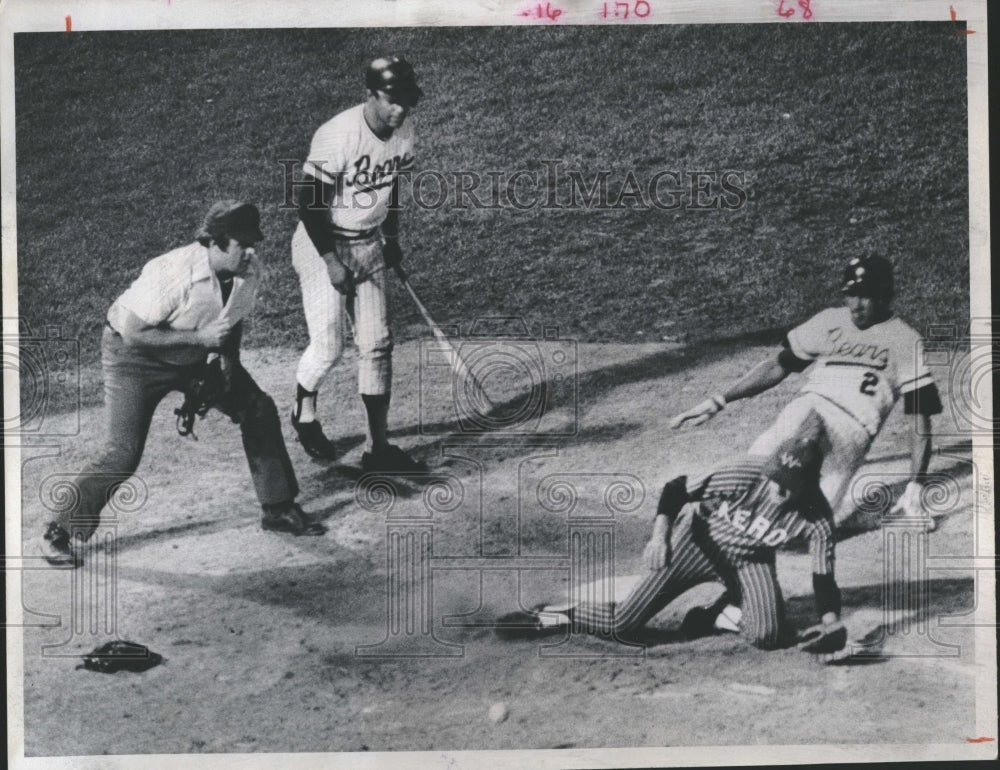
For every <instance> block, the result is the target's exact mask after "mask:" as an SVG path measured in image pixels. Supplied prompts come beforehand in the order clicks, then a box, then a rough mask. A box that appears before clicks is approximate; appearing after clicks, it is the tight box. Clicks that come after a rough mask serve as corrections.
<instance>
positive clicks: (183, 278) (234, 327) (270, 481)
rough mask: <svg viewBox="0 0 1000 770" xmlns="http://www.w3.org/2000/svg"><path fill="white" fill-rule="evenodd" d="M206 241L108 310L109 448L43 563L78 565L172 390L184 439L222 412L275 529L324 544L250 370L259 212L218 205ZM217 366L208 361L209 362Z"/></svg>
mask: <svg viewBox="0 0 1000 770" xmlns="http://www.w3.org/2000/svg"><path fill="white" fill-rule="evenodd" d="M195 238H196V240H195V241H194V242H193V243H190V244H188V245H187V246H182V247H180V248H178V249H174V250H173V251H170V252H167V253H166V254H163V255H162V256H159V257H157V258H156V259H153V260H151V261H150V262H148V263H147V264H146V265H145V266H144V267H143V269H142V273H141V275H140V276H139V277H138V278H137V279H136V280H135V281H134V282H133V283H132V285H131V286H130V287H129V288H128V289H127V290H126V291H125V292H124V293H123V294H122V295H121V296H120V297H119V298H118V299H117V300H116V301H115V302H114V304H113V305H112V306H111V309H110V310H109V311H108V315H107V320H106V322H105V328H104V334H103V337H102V340H101V358H102V367H103V373H104V394H105V404H106V422H107V438H106V442H105V446H104V449H103V450H102V451H101V453H100V454H99V455H98V456H97V457H96V458H95V459H94V460H93V461H91V462H90V463H89V464H88V465H87V467H86V468H85V469H84V470H83V472H81V473H80V474H79V475H78V476H77V477H76V478H75V479H74V481H73V485H74V488H75V490H76V495H75V498H74V500H73V505H72V506H71V507H69V508H67V509H66V510H64V511H62V512H61V513H60V515H59V516H58V518H57V519H56V520H55V521H51V522H49V523H48V525H47V528H46V530H45V533H44V536H43V538H42V541H41V553H42V556H44V557H45V559H46V560H48V561H49V563H51V564H55V565H58V566H79V565H80V564H81V561H82V557H81V549H80V548H79V547H78V543H79V541H84V542H85V541H87V540H89V539H90V538H91V537H92V536H93V534H94V532H95V530H96V529H97V526H98V524H99V523H100V515H101V510H102V509H103V508H104V506H105V504H106V503H107V502H108V500H110V499H111V496H112V495H113V494H114V492H115V490H116V489H117V488H118V486H120V485H121V484H122V482H124V481H125V480H126V479H127V478H128V477H129V476H131V475H132V474H133V473H134V472H135V469H136V467H138V465H139V461H140V460H141V458H142V452H143V448H144V446H145V443H146V437H147V435H148V433H149V426H150V421H151V419H152V417H153V412H154V411H155V410H156V407H157V405H158V404H159V403H160V401H161V400H162V399H163V397H164V396H166V395H167V394H168V393H170V392H171V391H184V392H185V393H186V398H185V401H184V405H183V406H182V407H181V408H180V409H178V410H177V414H178V428H179V430H180V432H181V433H182V435H186V434H188V433H190V432H191V428H192V424H193V422H194V417H195V415H198V414H200V415H204V414H205V412H207V411H208V409H210V408H213V407H214V408H216V409H218V410H220V411H221V412H223V413H224V414H226V415H228V416H229V417H230V418H231V419H232V420H233V421H234V422H236V423H239V426H240V431H241V432H242V434H243V448H244V450H245V451H246V455H247V460H248V462H249V464H250V475H251V477H252V478H253V483H254V488H255V489H256V492H257V497H258V499H259V500H260V503H261V505H262V506H263V509H264V514H263V519H262V526H263V528H264V529H265V530H270V531H275V532H288V533H291V534H293V535H321V534H323V532H325V531H326V530H325V528H324V527H323V525H322V524H320V523H319V522H317V521H315V520H314V519H313V518H311V517H310V516H308V515H307V514H306V513H305V512H303V510H302V509H301V508H300V507H299V505H298V504H297V503H296V502H295V497H296V495H297V494H298V483H297V482H296V479H295V473H294V471H293V470H292V464H291V461H290V460H289V459H288V452H287V451H286V449H285V442H284V438H283V437H282V435H281V424H280V421H279V419H278V412H277V410H276V408H275V406H274V402H273V401H272V400H271V398H270V396H268V395H267V394H266V393H264V391H262V390H261V389H260V387H259V386H258V385H257V383H255V382H254V380H253V378H252V377H251V376H250V374H249V373H248V372H247V370H246V369H244V368H243V365H242V364H241V363H240V354H239V346H240V338H241V334H242V329H243V319H244V318H246V317H247V316H248V315H249V313H250V311H251V310H252V308H253V304H254V295H255V292H256V289H257V285H258V282H259V281H260V278H261V263H260V259H259V257H258V256H257V254H256V252H255V249H254V244H255V243H257V242H258V241H260V240H262V239H263V234H262V233H261V231H260V213H259V212H258V210H257V208H256V207H255V206H253V205H251V204H249V203H240V202H237V201H231V200H227V201H220V202H218V203H216V204H214V205H213V206H212V207H211V209H209V211H208V214H207V215H206V217H205V220H204V223H203V224H202V227H201V228H200V229H199V230H198V232H197V234H196V236H195ZM210 358H211V359H212V360H211V363H209V359H210Z"/></svg>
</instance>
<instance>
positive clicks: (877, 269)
mask: <svg viewBox="0 0 1000 770" xmlns="http://www.w3.org/2000/svg"><path fill="white" fill-rule="evenodd" d="M841 291H842V292H843V293H844V294H847V295H849V296H852V297H872V298H874V299H892V294H893V285H892V263H891V262H890V261H889V260H888V259H886V258H885V257H855V258H854V259H852V260H851V261H850V262H848V263H847V265H846V266H845V267H844V284H843V286H842V287H841Z"/></svg>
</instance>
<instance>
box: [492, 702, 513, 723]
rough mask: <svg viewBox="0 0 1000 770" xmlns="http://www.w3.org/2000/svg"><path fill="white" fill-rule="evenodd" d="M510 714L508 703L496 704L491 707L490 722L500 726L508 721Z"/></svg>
mask: <svg viewBox="0 0 1000 770" xmlns="http://www.w3.org/2000/svg"><path fill="white" fill-rule="evenodd" d="M508 714H510V711H509V710H508V709H507V704H506V703H503V702H501V703H494V704H493V705H492V706H490V721H491V722H494V723H495V724H500V723H501V722H503V721H504V720H505V719H507V715H508Z"/></svg>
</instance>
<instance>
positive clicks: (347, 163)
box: [303, 104, 415, 232]
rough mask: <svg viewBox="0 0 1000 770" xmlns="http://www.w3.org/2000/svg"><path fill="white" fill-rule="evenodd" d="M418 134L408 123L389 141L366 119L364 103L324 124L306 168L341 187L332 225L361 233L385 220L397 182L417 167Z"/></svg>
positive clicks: (332, 210)
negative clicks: (416, 146) (395, 182)
mask: <svg viewBox="0 0 1000 770" xmlns="http://www.w3.org/2000/svg"><path fill="white" fill-rule="evenodd" d="M414 136H415V135H414V130H413V125H412V123H410V122H406V123H404V124H403V125H402V126H400V127H399V128H397V129H396V130H394V131H393V132H392V135H391V136H390V137H389V138H388V139H384V140H383V139H379V138H378V137H377V136H376V135H375V133H374V132H373V131H372V130H371V128H370V127H369V125H368V122H367V121H366V120H365V117H364V105H363V104H359V105H358V106H356V107H352V108H351V109H348V110H344V111H343V112H341V113H340V114H338V115H336V116H334V117H333V118H331V119H330V120H328V121H327V122H326V123H324V124H323V125H322V126H320V127H319V130H317V131H316V134H315V135H314V136H313V140H312V145H311V146H310V148H309V157H308V159H307V160H306V163H305V165H304V167H303V170H304V171H305V173H307V174H310V175H312V176H313V177H315V178H317V179H319V180H321V181H323V182H325V183H327V184H329V185H334V186H335V189H336V191H337V193H336V196H335V198H334V199H333V200H332V201H329V204H330V206H329V212H330V224H331V225H333V226H334V227H335V228H337V229H339V230H346V231H350V232H358V231H365V230H370V229H371V228H373V227H377V226H378V225H380V224H382V222H383V221H384V220H385V218H386V215H387V213H388V211H389V199H390V196H391V189H392V184H393V182H394V181H395V180H396V179H397V178H398V177H399V175H400V174H401V173H403V172H407V171H409V170H410V169H412V168H413V166H414V163H415V157H414V154H413V146H414Z"/></svg>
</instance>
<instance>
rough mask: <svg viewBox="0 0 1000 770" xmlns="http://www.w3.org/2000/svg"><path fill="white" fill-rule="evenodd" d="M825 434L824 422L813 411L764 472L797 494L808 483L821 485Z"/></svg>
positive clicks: (780, 447)
mask: <svg viewBox="0 0 1000 770" xmlns="http://www.w3.org/2000/svg"><path fill="white" fill-rule="evenodd" d="M824 435H825V429H824V428H823V421H822V420H821V419H820V417H819V415H818V414H816V412H813V411H810V412H809V414H808V415H806V418H805V419H804V420H803V421H802V423H801V424H800V425H799V428H798V430H797V431H796V433H795V435H794V436H792V437H791V438H789V439H786V440H785V441H783V442H782V443H781V445H780V446H779V447H778V449H777V451H775V453H774V454H772V455H771V456H770V457H768V459H767V460H766V461H765V462H764V466H763V468H762V473H763V475H765V476H767V477H768V478H769V479H771V480H772V481H774V482H775V483H776V484H777V485H778V486H779V487H781V488H782V489H784V490H786V491H787V492H788V493H789V494H790V495H795V496H797V495H798V494H799V493H801V492H802V490H803V489H805V488H806V487H807V486H808V485H816V484H818V483H819V469H820V466H821V465H822V464H823V449H822V447H821V445H820V444H821V441H822V439H823V436H824Z"/></svg>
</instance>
